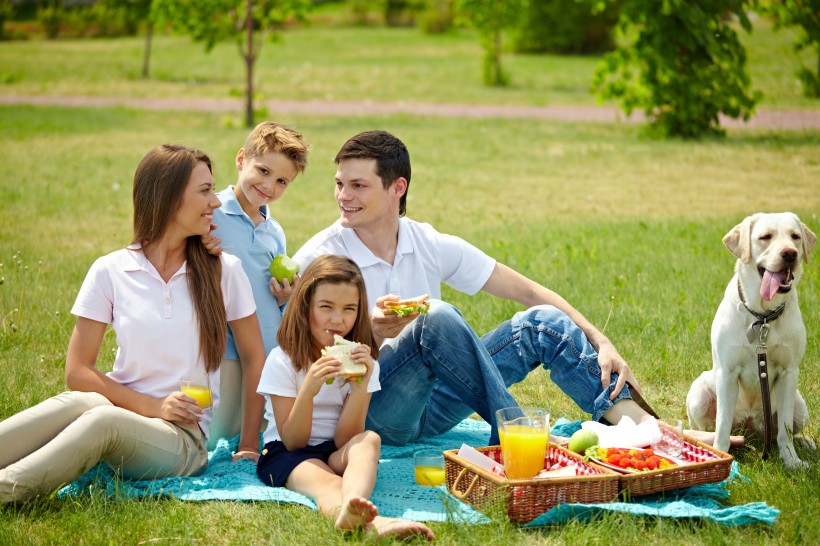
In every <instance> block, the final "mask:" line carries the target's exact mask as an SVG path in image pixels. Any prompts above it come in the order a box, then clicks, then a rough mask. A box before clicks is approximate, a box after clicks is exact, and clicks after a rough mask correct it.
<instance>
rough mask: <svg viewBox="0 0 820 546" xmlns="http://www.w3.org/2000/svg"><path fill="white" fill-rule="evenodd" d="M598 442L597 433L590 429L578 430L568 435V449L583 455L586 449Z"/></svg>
mask: <svg viewBox="0 0 820 546" xmlns="http://www.w3.org/2000/svg"><path fill="white" fill-rule="evenodd" d="M597 444H598V435H597V434H595V433H594V432H592V431H591V430H584V429H581V430H578V431H576V432H575V433H574V434H573V435H572V436H570V437H569V445H568V446H567V447H569V450H570V451H574V452H575V453H578V454H580V455H583V454H584V452H586V450H587V449H589V448H590V447H592V446H594V445H597Z"/></svg>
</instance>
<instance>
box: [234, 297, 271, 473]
mask: <svg viewBox="0 0 820 546" xmlns="http://www.w3.org/2000/svg"><path fill="white" fill-rule="evenodd" d="M229 324H230V325H231V332H233V338H234V341H235V342H236V349H237V351H238V352H239V362H240V363H241V365H242V401H243V403H242V432H241V433H240V436H239V448H238V449H237V451H236V455H235V456H234V458H233V460H238V459H240V458H247V459H250V460H252V461H254V462H256V460H258V459H259V431H260V429H261V428H262V414H263V413H264V412H265V399H264V398H263V397H262V395H260V394H257V392H256V388H257V387H258V386H259V376H260V375H261V374H262V367H263V366H264V364H265V345H264V343H263V342H262V332H261V331H260V330H259V321H258V319H257V318H256V313H253V314H252V315H249V316H247V317H245V318H241V319H238V320H233V321H231V322H230V323H229Z"/></svg>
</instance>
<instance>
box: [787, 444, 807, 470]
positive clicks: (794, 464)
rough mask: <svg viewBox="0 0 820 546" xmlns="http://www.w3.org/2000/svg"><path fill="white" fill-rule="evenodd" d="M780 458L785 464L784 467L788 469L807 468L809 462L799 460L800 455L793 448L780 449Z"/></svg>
mask: <svg viewBox="0 0 820 546" xmlns="http://www.w3.org/2000/svg"><path fill="white" fill-rule="evenodd" d="M790 447H791V446H790ZM780 458H781V459H783V464H784V465H786V468H788V469H789V470H800V469H805V468H809V463H807V462H805V461H802V460H800V457H798V456H797V453H795V452H794V448H791V449H782V450H780Z"/></svg>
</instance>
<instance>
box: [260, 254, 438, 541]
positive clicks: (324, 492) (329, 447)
mask: <svg viewBox="0 0 820 546" xmlns="http://www.w3.org/2000/svg"><path fill="white" fill-rule="evenodd" d="M367 311H368V309H367V295H366V294H365V287H364V279H363V278H362V274H361V271H360V270H359V268H358V267H357V266H356V264H355V263H354V262H353V261H352V260H350V259H349V258H346V257H341V256H320V257H318V258H316V259H315V260H314V261H313V262H312V263H311V264H310V266H309V267H308V268H307V269H306V270H305V271H304V272H303V273H302V277H301V279H300V281H299V282H298V283H297V284H296V287H295V289H294V291H293V294H292V296H291V300H290V303H289V304H288V306H287V307H286V308H285V314H284V316H283V318H282V324H281V326H280V327H279V333H278V336H277V339H278V341H279V347H277V348H275V349H274V350H273V351H271V353H270V355H268V359H267V361H266V362H265V367H264V369H263V371H262V379H261V381H260V383H259V389H258V392H259V393H260V394H263V395H267V396H268V397H269V399H270V400H269V404H266V415H265V416H266V417H267V418H268V428H267V430H266V431H265V449H264V450H263V451H262V457H261V458H260V459H259V464H258V466H257V468H256V472H257V475H258V476H259V479H261V480H262V481H263V482H265V483H266V484H268V485H270V486H273V487H281V486H285V487H287V488H288V489H291V490H293V491H296V492H298V493H302V494H304V495H307V496H309V497H312V498H313V499H315V500H316V504H317V505H318V506H319V511H320V512H321V513H323V514H325V515H327V516H330V517H331V518H334V519H335V526H336V528H337V529H339V530H343V531H349V530H354V529H364V530H366V531H368V532H372V533H375V534H376V535H377V536H387V535H399V536H406V535H412V534H421V535H424V536H425V537H426V538H428V539H430V540H432V539H433V538H435V537H434V536H433V533H432V531H430V529H428V528H427V526H425V525H423V524H421V523H415V522H410V521H405V520H399V519H393V518H385V517H382V516H379V515H378V509H377V508H376V506H375V505H374V504H373V503H372V502H370V500H368V499H369V497H370V494H371V493H372V492H373V486H374V485H375V483H376V472H377V468H378V464H379V453H380V449H381V440H380V439H379V436H378V435H376V433H374V432H372V431H365V430H364V422H365V417H366V415H367V408H368V405H369V403H370V393H372V392H374V391H377V390H378V389H379V380H378V377H379V373H378V364H377V363H376V362H375V361H374V360H373V357H374V356H376V357H377V356H378V352H379V349H378V345H377V344H376V342H375V339H374V338H373V334H372V332H371V330H370V320H369V316H368V312H367ZM334 335H340V336H342V337H345V338H346V339H349V340H352V341H357V342H359V343H361V345H360V346H359V347H357V348H356V349H354V350H353V353H352V357H353V361H354V362H357V363H360V364H364V365H365V366H366V367H367V373H366V374H365V375H364V377H362V379H361V381H356V380H353V381H347V382H346V381H344V380H343V379H341V378H337V377H338V375H339V370H340V368H341V362H340V361H339V360H338V359H336V358H334V357H331V356H322V355H321V351H322V349H323V348H324V347H327V346H331V345H333V343H334V340H333V336H334ZM328 382H330V384H328Z"/></svg>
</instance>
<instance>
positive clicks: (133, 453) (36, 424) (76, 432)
mask: <svg viewBox="0 0 820 546" xmlns="http://www.w3.org/2000/svg"><path fill="white" fill-rule="evenodd" d="M100 461H105V462H106V463H108V464H109V465H110V466H112V467H114V468H116V469H118V470H119V473H120V475H121V476H122V477H124V478H128V479H154V478H163V477H167V476H190V475H194V474H197V473H199V472H201V471H202V470H203V469H204V468H205V467H206V466H207V464H208V452H207V451H206V448H205V438H204V436H203V434H202V432H201V431H200V430H199V427H191V428H183V427H180V426H178V425H175V424H173V423H170V422H168V421H164V420H162V419H158V418H150V417H144V416H142V415H139V414H137V413H134V412H132V411H129V410H126V409H123V408H119V407H116V406H114V405H113V404H111V402H109V401H108V399H107V398H105V397H104V396H102V395H101V394H98V393H93V392H75V391H70V392H64V393H62V394H58V395H57V396H54V397H52V398H49V399H48V400H46V401H45V402H42V403H40V404H38V405H36V406H34V407H32V408H29V409H27V410H25V411H22V412H20V413H18V414H17V415H13V416H11V417H9V418H8V419H6V420H5V421H2V422H0V504H5V503H10V502H22V501H25V500H28V499H30V498H32V497H35V496H37V495H40V494H43V493H49V492H51V491H54V490H56V489H58V488H59V487H61V486H62V485H65V484H68V483H71V482H72V481H74V480H75V479H76V478H78V477H79V476H81V475H82V474H84V473H85V472H87V471H88V470H90V469H91V468H92V467H94V465H96V464H97V463H98V462H100Z"/></svg>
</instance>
